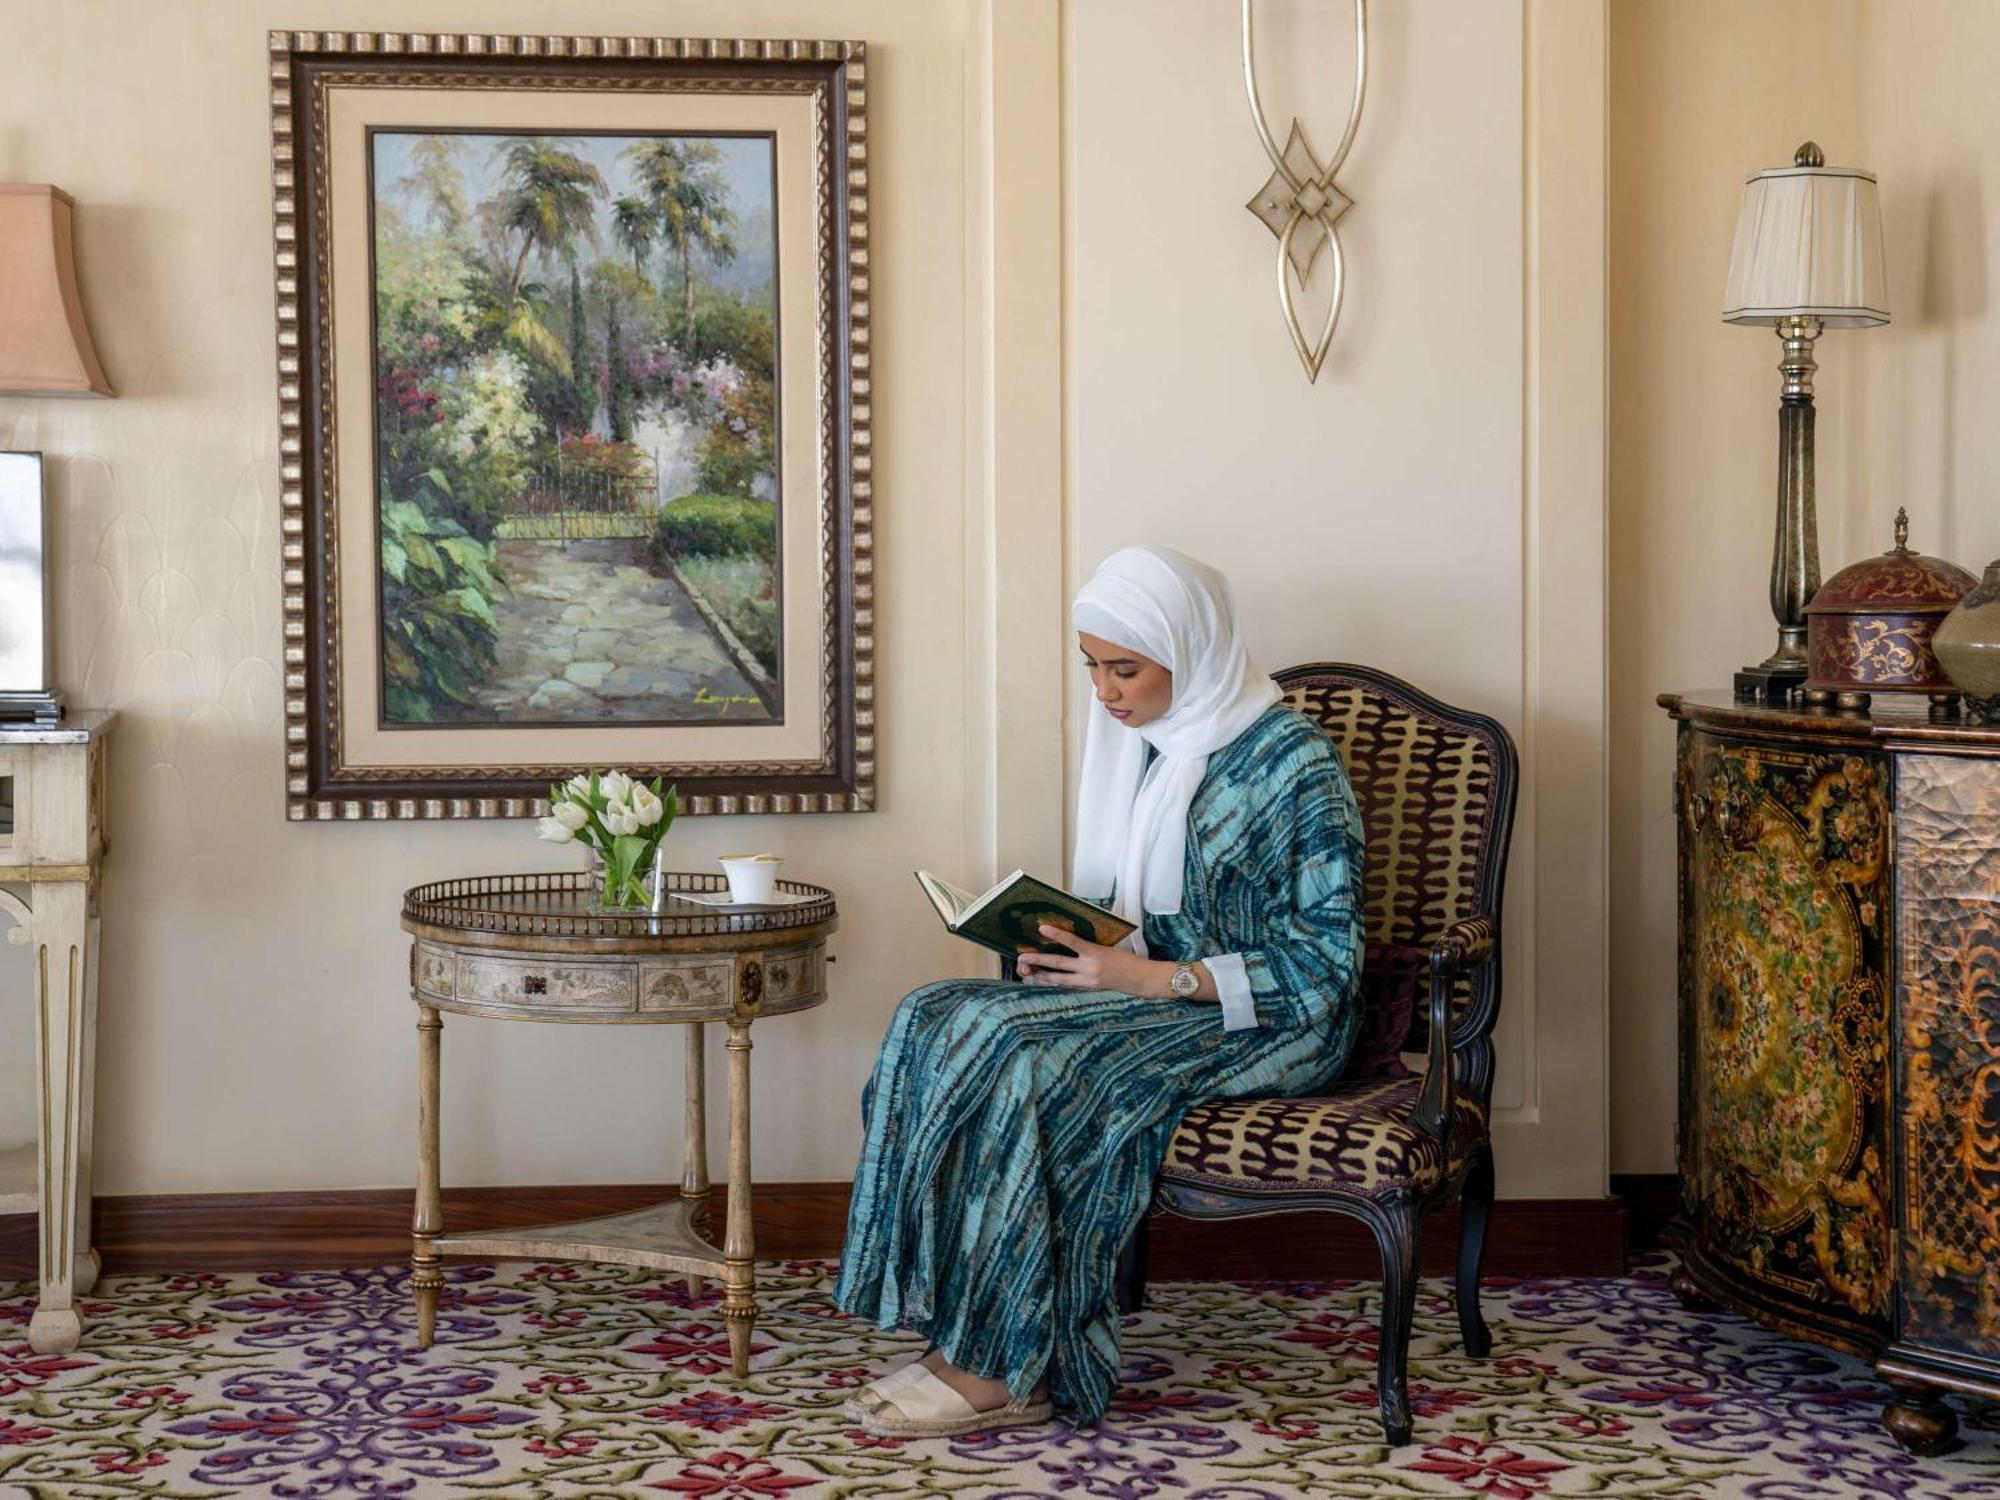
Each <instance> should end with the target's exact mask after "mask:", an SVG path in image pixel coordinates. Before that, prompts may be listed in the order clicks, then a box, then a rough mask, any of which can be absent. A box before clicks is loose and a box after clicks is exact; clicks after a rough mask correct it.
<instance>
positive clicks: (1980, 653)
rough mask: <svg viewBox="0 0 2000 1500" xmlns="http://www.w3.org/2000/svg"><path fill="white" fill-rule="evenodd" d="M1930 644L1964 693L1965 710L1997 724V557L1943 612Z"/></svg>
mask: <svg viewBox="0 0 2000 1500" xmlns="http://www.w3.org/2000/svg"><path fill="white" fill-rule="evenodd" d="M1931 644H1932V645H1934V646H1935V647H1936V648H1937V657H1938V661H1939V663H1940V664H1942V665H1943V667H1944V670H1945V675H1946V676H1948V677H1950V678H1951V680H1952V681H1953V682H1955V683H1957V684H1958V686H1959V689H1960V690H1961V691H1962V692H1963V693H1964V694H1965V707H1966V711H1967V712H1968V713H1970V714H1971V715H1972V717H1973V718H1975V719H1979V720H1982V721H1984V722H1985V723H1988V724H2000V561H1995V562H1990V563H1988V564H1987V565H1986V576H1985V577H1984V578H1982V579H1980V580H1979V585H1978V587H1976V588H1975V589H1973V591H1972V592H1971V593H1969V594H1967V595H1966V596H1965V597H1964V598H1963V599H1961V600H1959V601H1958V608H1957V609H1955V610H1953V611H1952V612H1951V613H1950V614H1948V615H1946V616H1945V620H1944V623H1943V624H1942V625H1940V626H1938V629H1937V635H1936V637H1935V638H1934V639H1933V641H1932V643H1931Z"/></svg>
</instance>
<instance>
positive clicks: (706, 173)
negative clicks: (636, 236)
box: [626, 138, 736, 355]
mask: <svg viewBox="0 0 2000 1500" xmlns="http://www.w3.org/2000/svg"><path fill="white" fill-rule="evenodd" d="M626 154H627V155H628V156H630V157H631V158H632V171H633V175H634V176H635V177H636V178H637V179H638V183H639V188H640V190H641V191H642V192H643V193H644V194H645V195H646V201H647V202H648V203H650V204H651V205H652V209H653V214H654V217H655V220H656V222H657V224H658V226H659V233H660V235H661V237H662V238H664V239H665V240H666V242H667V243H668V244H669V245H671V246H673V248H674V250H675V251H676V252H677V253H678V254H679V256H680V263H681V317H682V322H683V325H684V328H685V332H684V334H683V339H684V341H685V346H686V350H687V352H688V353H689V354H690V355H692V353H693V351H694V253H695V251H696V250H700V251H702V252H703V253H705V254H706V255H707V256H708V257H709V259H711V260H714V261H727V260H731V259H734V257H735V255H736V241H735V240H734V239H732V238H731V237H730V231H731V230H732V229H734V228H735V227H736V216H735V215H734V214H732V213H731V212H730V211H729V187H728V184H726V183H725V182H723V180H722V173H721V164H722V153H721V152H719V151H718V150H716V148H715V145H714V143H713V142H710V141H677V140H664V139H658V138H656V139H653V140H648V141H641V142H640V143H639V144H638V145H636V146H634V147H632V148H631V150H630V151H628V152H627V153H626Z"/></svg>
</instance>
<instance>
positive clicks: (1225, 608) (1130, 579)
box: [1070, 547, 1279, 953]
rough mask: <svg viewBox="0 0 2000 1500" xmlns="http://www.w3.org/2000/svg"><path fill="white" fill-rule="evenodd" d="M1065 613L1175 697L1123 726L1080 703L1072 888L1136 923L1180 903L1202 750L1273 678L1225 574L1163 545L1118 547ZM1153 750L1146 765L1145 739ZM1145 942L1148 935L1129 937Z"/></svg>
mask: <svg viewBox="0 0 2000 1500" xmlns="http://www.w3.org/2000/svg"><path fill="white" fill-rule="evenodd" d="M1070 622H1071V624H1073V625H1074V626H1075V627H1076V629H1078V630H1080V631H1082V632H1084V633H1085V634H1087V635H1094V636H1100V637H1102V638H1103V639H1105V640H1107V641H1110V642H1112V643H1114V644H1116V645H1119V646H1123V647H1125V648H1126V649H1127V650H1128V651H1133V652H1136V653H1137V654H1139V655H1140V656H1145V657H1149V658H1151V659H1152V660H1153V661H1156V662H1158V663H1160V665H1161V666H1163V667H1165V668H1166V669H1167V670H1168V671H1170V672H1172V673H1173V674H1174V691H1173V701H1172V704H1171V706H1170V707H1169V708H1168V710H1167V712H1166V713H1164V714H1162V715H1161V716H1160V717H1159V718H1157V719H1155V720H1153V721H1152V722H1151V723H1149V724H1142V725H1140V726H1138V727H1137V728H1136V729H1127V728H1126V727H1125V726H1124V725H1123V724H1120V723H1119V722H1118V721H1117V720H1116V719H1114V718H1112V717H1111V715H1110V714H1108V713H1106V712H1105V710H1104V706H1103V705H1102V704H1101V703H1098V702H1097V701H1096V698H1095V695H1094V694H1093V696H1092V699H1091V701H1090V703H1089V704H1088V705H1087V706H1086V707H1085V709H1084V731H1083V771H1082V775H1081V777H1080V781H1079V786H1078V789H1077V800H1076V859H1075V863H1074V866H1073V868H1072V870H1071V876H1070V878H1071V881H1072V883H1073V885H1074V887H1075V889H1076V892H1077V894H1078V895H1080V896H1085V897H1089V898H1091V899H1093V900H1099V901H1102V900H1106V899H1108V898H1110V897H1112V896H1113V894H1114V892H1115V895H1116V899H1117V905H1116V908H1115V909H1116V911H1117V912H1118V915H1120V916H1121V917H1123V918H1125V920H1126V921H1128V922H1132V923H1135V924H1138V925H1140V926H1141V927H1142V928H1143V925H1144V914H1145V913H1146V912H1152V913H1154V914H1155V915H1159V916H1165V915H1169V914H1171V913H1173V912H1177V911H1179V910H1180V909H1181V877H1182V870H1183V867H1184V864H1185V861H1186V858H1187V820H1188V806H1189V804H1190V803H1192V802H1193V801H1194V794H1195V792H1196V791H1197V790H1198V789H1199V788H1200V786H1201V778H1202V775H1203V774H1204V773H1205V772H1206V771H1207V769H1208V758H1209V756H1210V755H1212V754H1214V753H1215V752H1216V751H1217V750H1220V749H1222V747H1223V746H1225V745H1227V744H1229V743H1230V741H1232V740H1234V739H1235V738H1236V737H1237V736H1238V735H1239V734H1241V733H1243V731H1244V730H1246V729H1248V728H1249V727H1250V726H1251V724H1252V723H1254V722H1255V721H1256V719H1257V717H1258V716H1259V715H1260V714H1262V713H1263V712H1264V710H1265V709H1267V708H1269V707H1270V706H1271V705H1272V704H1273V703H1276V702H1277V701H1278V696H1279V694H1278V685H1277V684H1276V683H1275V682H1273V681H1272V680H1271V679H1270V678H1269V677H1268V676H1266V675H1265V674H1264V672H1263V671H1262V670H1261V669H1260V668H1259V667H1258V665H1257V664H1256V662H1254V661H1252V660H1251V659H1250V652H1249V650H1248V649H1247V648H1246V647H1245V646H1244V644H1243V637H1242V635H1241V634H1240V633H1239V632H1238V630H1237V628H1236V609H1235V605H1234V603H1233V602H1232V601H1231V599H1230V597H1229V581H1228V580H1227V579H1226V578H1224V577H1223V576H1222V575H1221V574H1220V573H1218V572H1216V571H1215V569H1213V568H1211V567H1209V566H1208V565H1207V564H1205V563H1199V562H1196V561H1195V560H1194V559H1193V558H1191V557H1186V556H1183V555H1182V554H1181V553H1179V552H1176V551H1174V550H1173V549H1172V548H1170V547H1126V548H1123V549H1122V550H1120V551H1117V552H1114V553H1112V554H1111V556H1109V557H1107V558H1106V559H1105V560H1104V561H1103V562H1102V563H1100V564H1099V565H1098V569H1097V571H1096V572H1095V573H1094V574H1092V575H1091V578H1090V581H1089V582H1088V583H1086V584H1085V585H1084V586H1083V587H1082V588H1081V589H1080V590H1078V591H1077V596H1076V603H1075V604H1073V605H1072V606H1071V607H1070ZM1148 745H1151V746H1152V747H1153V749H1154V750H1156V751H1157V752H1159V753H1158V754H1157V755H1156V756H1155V757H1154V759H1153V762H1152V764H1151V765H1150V766H1148V765H1147V763H1146V747H1147V746H1148ZM1126 944H1127V946H1129V947H1131V948H1132V949H1133V951H1135V952H1138V953H1144V952H1145V951H1146V943H1145V939H1144V938H1143V937H1142V936H1141V934H1140V933H1137V932H1135V933H1133V934H1132V936H1131V937H1130V938H1128V939H1127V940H1126Z"/></svg>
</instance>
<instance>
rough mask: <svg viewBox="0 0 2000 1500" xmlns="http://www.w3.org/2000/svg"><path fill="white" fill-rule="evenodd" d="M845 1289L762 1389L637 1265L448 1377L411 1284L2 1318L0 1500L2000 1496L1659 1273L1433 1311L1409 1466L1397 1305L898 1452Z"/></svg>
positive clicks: (477, 1275) (250, 1287)
mask: <svg viewBox="0 0 2000 1500" xmlns="http://www.w3.org/2000/svg"><path fill="white" fill-rule="evenodd" d="M828 1271H829V1268H828V1267H827V1266H825V1265H824V1264H821V1263H818V1262H793V1263H789V1264H785V1265H782V1266H771V1267H765V1268H762V1278H761V1279H762V1284H763V1300H764V1305H765V1308H766V1312H765V1317H764V1321H763V1322H762V1323H761V1324H760V1326H759V1329H758V1337H757V1340H756V1343H755V1351H756V1352H755V1359H754V1363H753V1367H752V1373H751V1378H750V1380H749V1382H748V1383H747V1384H746V1385H744V1386H742V1387H738V1386H736V1385H734V1384H732V1383H731V1381H730V1380H729V1378H728V1341H727V1339H726V1337H725V1336H724V1333H723V1328H722V1319H721V1317H720V1315H719V1311H718V1305H717V1304H718V1301H719V1295H720V1294H719V1291H718V1290H717V1289H716V1288H714V1287H710V1286H707V1285H704V1287H703V1289H702V1291H701V1293H700V1294H699V1295H697V1296H695V1297H692V1298H691V1297H689V1295H688V1294H687V1292H686V1291H685V1289H684V1287H683V1285H682V1283H681V1282H680V1280H679V1279H678V1278H672V1279H663V1278H660V1277H658V1276H655V1275H651V1274H649V1273H645V1272H640V1271H629V1270H621V1269H617V1268H612V1267H602V1268H600V1267H584V1266H561V1267H553V1266H529V1265H525V1264H517V1265H508V1266H504V1267H499V1268H494V1267H487V1266H464V1267H458V1268H456V1269H455V1270H454V1271H453V1272H452V1275H453V1280H452V1283H451V1285H450V1286H449V1287H447V1289H446V1292H445V1301H444V1308H443V1311H442V1313H441V1317H440V1325H439V1340H438V1345H437V1347H436V1348H434V1349H432V1350H431V1351H430V1352H429V1353H427V1354H418V1353H416V1352H415V1350H414V1348H413V1347H412V1341H411V1331H410V1330H411V1316H410V1310H409V1302H408V1297H407V1294H406V1291H405V1288H404V1273H403V1272H402V1271H401V1270H400V1269H381V1268H377V1269H368V1270H355V1271H301V1272H287V1273H279V1274H271V1275H264V1276H235V1277H221V1276H213V1275H200V1276H119V1277H109V1278H106V1280H105V1281H104V1283H103V1284H102V1285H101V1286H100V1287H99V1289H98V1291H97V1293H96V1294H95V1295H94V1296H93V1297H92V1298H91V1299H90V1301H89V1302H88V1303H87V1305H86V1308H85V1314H86V1328H85V1342H84V1346H83V1348H82V1350H80V1351H79V1352H78V1353H77V1354H76V1355H74V1356H69V1357H55V1356H41V1355H36V1354H34V1353H32V1352H31V1351H30V1350H29V1348H28V1345H27V1332H26V1330H27V1323H28V1318H29V1314H30V1312H31V1311H32V1306H33V1304H32V1302H31V1301H30V1300H29V1297H28V1295H27V1293H28V1290H29V1289H28V1288H26V1287H23V1286H19V1285H11V1286H10V1285H0V1495H8V1496H14V1495H21V1496H33V1497H38V1500H39V1497H62V1500H72V1497H74V1500H88V1497H92V1496H125V1495H159V1496H174V1497H193V1496H238V1495H296V1496H329V1497H332V1496H372V1495H411V1496H431V1495H437V1496H446V1495H498V1496H509V1497H523V1500H534V1497H540V1496H622V1495H633V1496H642V1495H670V1496H671V1495H678V1496H687V1497H697V1500H759V1497H763V1500H779V1497H785V1500H791V1497H803V1496H819V1495H853V1496H874V1495H882V1494H891V1493H893V1494H929V1495H946V1494H950V1495H962V1496H967V1497H975V1500H999V1497H1016V1496H1023V1495H1070V1496H1104V1497H1112V1500H1140V1497H1149V1496H1155V1495H1159V1496H1171V1497H1186V1500H1251V1497H1262V1496H1272V1497H1281V1496H1290V1495H1298V1494H1315V1495H1329V1496H1366V1497H1375V1496H1426V1495H1481V1496H1487V1497H1493V1500H1527V1497H1532V1496H1539V1495H1585V1494H1588V1495H1614V1496H1626V1495H1632V1496H1638V1495H1646V1496H1761V1497H1769V1500H1804V1497H1809V1496H1830V1495H1866V1496H1945V1495H1950V1496H1965V1495H1991V1496H1996V1497H2000V1413H1996V1412H1994V1411H1991V1410H1988V1409H1980V1408H1971V1409H1966V1408H1961V1414H1962V1416H1964V1417H1965V1419H1966V1420H1965V1431H1964V1432H1963V1434H1962V1435H1961V1438H1960V1441H1959V1444H1958V1446H1957V1447H1956V1448H1955V1449H1954V1450H1953V1451H1952V1452H1950V1453H1947V1454H1945V1455H1944V1456H1942V1457H1940V1458H1935V1459H1915V1458H1911V1457H1909V1456H1908V1455H1906V1454H1904V1453H1903V1452H1902V1451H1901V1450H1900V1449H1899V1448H1897V1447H1896V1446H1895V1444H1894V1443H1892V1442H1891V1441H1890V1440H1889V1439H1888V1438H1887V1437H1886V1436H1885V1435H1884V1434H1883V1433H1882V1430H1881V1428H1880V1427H1879V1426H1878V1425H1877V1419H1878V1416H1879V1414H1880V1409H1881V1391H1880V1389H1879V1387H1877V1386H1876V1385H1875V1384H1874V1382H1873V1381H1872V1380H1871V1379H1870V1378H1869V1375H1868V1373H1867V1371H1866V1370H1865V1369H1864V1368H1863V1367H1862V1366H1861V1365H1860V1364H1858V1363H1856V1362H1854V1361H1852V1360H1847V1359H1843V1358H1840V1357H1838V1356H1833V1355H1828V1354H1825V1353H1823V1352H1821V1351H1818V1350H1816V1349H1811V1348H1808V1347H1806V1346H1804V1345H1800V1344H1795V1343H1791V1342H1789V1341H1787V1340H1784V1339H1781V1338H1778V1337H1776V1336H1774V1335H1771V1334H1767V1333H1764V1332H1761V1331H1759V1330H1757V1329H1755V1328H1753V1327H1752V1326H1751V1325H1749V1324H1746V1323H1744V1322H1742V1321H1740V1320H1738V1319H1735V1318H1731V1317H1726V1316H1713V1317H1708V1316H1699V1317H1698V1316H1695V1315H1692V1314H1689V1313H1687V1312H1684V1311H1683V1310H1682V1309H1681V1308H1680V1307H1679V1306H1678V1304H1676V1303H1675V1301H1674V1299H1673V1298H1672V1296H1671V1295H1670V1294H1669V1293H1668V1292H1667V1290H1666V1286H1665V1283H1664V1280H1663V1278H1662V1273H1661V1272H1660V1271H1659V1270H1658V1269H1654V1270H1651V1271H1642V1272H1640V1273H1638V1274H1636V1275H1634V1276H1632V1277H1629V1278H1625V1279H1620V1280H1586V1279H1563V1280H1547V1281H1514V1282H1501V1281H1496V1282H1493V1283H1490V1284H1489V1287H1488V1292H1487V1299H1486V1306H1487V1316H1488V1318H1489V1321H1490V1322H1491V1323H1492V1326H1493V1334H1494V1340H1493V1342H1494V1349H1493V1354H1492V1357H1491V1358H1490V1359H1486V1360H1471V1359H1468V1358H1466V1357H1465V1355H1464V1353H1463V1352H1462V1351H1461V1349H1460V1348H1459V1344H1458V1334H1457V1326H1456V1322H1455V1320H1454V1318H1453V1315H1452V1311H1451V1304H1450V1300H1449V1297H1448V1296H1447V1294H1446V1289H1445V1287H1444V1285H1443V1284H1442V1283H1438V1282H1427V1283H1425V1285H1424V1288H1423V1291H1422V1293H1421V1295H1420V1298H1419V1302H1418V1308H1417V1339H1416V1345H1415V1349H1414V1351H1413V1355H1412V1361H1411V1378H1412V1382H1413V1387H1412V1394H1413V1404H1414V1406H1415V1408H1416V1412H1417V1440H1416V1442H1414V1443H1412V1444H1411V1445H1410V1446H1408V1447H1406V1448H1402V1449H1397V1450H1393V1451H1392V1450H1388V1449H1385V1448H1383V1447H1382V1445H1381V1436H1380V1428H1379V1427H1378V1425H1377V1422H1376V1415H1375V1401H1374V1394H1373V1370H1374V1358H1375V1327H1374V1315H1375V1308H1376V1303H1377V1293H1376V1288H1375V1287H1374V1285H1373V1284H1371V1283H1368V1282H1359V1283H1356V1282H1315V1283H1299V1282H1282V1283H1250V1284H1218V1283H1181V1284H1174V1285H1167V1286H1160V1287H1155V1288H1154V1289H1153V1292H1152V1296H1153V1302H1152V1305H1151V1306H1150V1307H1149V1308H1148V1309H1147V1311H1146V1312H1144V1313H1142V1314H1140V1315H1139V1316H1138V1317H1136V1318H1134V1319H1130V1320H1128V1326H1127V1329H1126V1356H1127V1367H1126V1372H1125V1388H1124V1389H1123V1390H1122V1391H1121V1392H1120V1394H1119V1397H1118V1401H1117V1405H1116V1407H1115V1409H1114V1410H1113V1412H1112V1413H1111V1414H1110V1416H1108V1417H1107V1418H1106V1420H1105V1421H1104V1422H1103V1423H1102V1424H1101V1425H1100V1426H1098V1427H1096V1428H1094V1429H1074V1428H1072V1427H1070V1426H1069V1425H1068V1424H1066V1423H1062V1422H1056V1423H1052V1424H1049V1425H1047V1426H1043V1427H1037V1428H1024V1429H1016V1430H1013V1431H1010V1432H1004V1433H998V1434H990V1435H978V1436H974V1437H971V1438H965V1439H960V1440H957V1441H952V1442H895V1441H889V1440H879V1439H874V1438H870V1437H868V1436H867V1435H866V1434H864V1433H862V1432H860V1431H859V1430H858V1429H857V1428H855V1427H854V1426H853V1425H852V1424H851V1423H849V1422H847V1421H845V1420H843V1419H842V1418H841V1416H840V1414H839V1412H838V1407H839V1404H840V1402H841V1400H842V1399H843V1398H844V1397H845V1396H846V1394H847V1393H848V1391H850V1390H851V1389H852V1388H853V1387H854V1386H856V1385H858V1384H860V1383H861V1382H862V1381H864V1380H867V1379H869V1378H870V1377H872V1376H874V1375H876V1374H879V1373H881V1372H882V1371H883V1370H885V1369H887V1368H889V1367H890V1366H892V1365H894V1364H896V1363H899V1362H900V1361H901V1360H902V1359H904V1358H906V1357H907V1356H908V1354H909V1353H910V1352H911V1351H912V1350H913V1348H914V1345H913V1343H912V1341H910V1340H908V1339H905V1338H902V1337H899V1336H893V1335H885V1334H879V1333H876V1332H874V1331H872V1330H869V1329H867V1328H865V1327H860V1326H857V1325H856V1324H855V1323H853V1322H852V1321H851V1320H849V1319H846V1318H843V1317H841V1316H839V1315H838V1314H836V1313H835V1312H834V1311H833V1310H832V1309H831V1308H830V1307H829V1305H828V1301H827V1298H828V1287H829V1284H830V1283H829V1279H828Z"/></svg>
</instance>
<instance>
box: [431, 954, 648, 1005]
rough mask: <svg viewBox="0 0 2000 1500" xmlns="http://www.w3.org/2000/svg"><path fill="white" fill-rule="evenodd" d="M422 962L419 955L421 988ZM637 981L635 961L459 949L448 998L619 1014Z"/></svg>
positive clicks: (633, 1000) (631, 1001)
mask: <svg viewBox="0 0 2000 1500" xmlns="http://www.w3.org/2000/svg"><path fill="white" fill-rule="evenodd" d="M423 967H424V965H423V961H422V958H421V956H420V957H419V961H418V971H419V977H420V983H419V988H422V984H421V975H422V971H423ZM637 981H638V972H637V965H635V964H631V963H550V962H548V961H546V960H544V959H537V958H498V957H495V956H493V955H491V954H473V953H462V954H460V955H458V963H457V967H456V968H455V970H454V972H453V974H452V994H451V996H450V997H449V998H451V999H454V1000H456V1001H457V1002H458V1003H459V1004H461V1005H480V1006H490V1007H492V1008H493V1009H496V1010H520V1011H544V1012H556V1013H560V1014H568V1015H622V1014H629V1013H630V1012H631V1011H632V1010H633V1009H634V1008H635V1007H636V1004H637V999H638V984H637Z"/></svg>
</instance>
